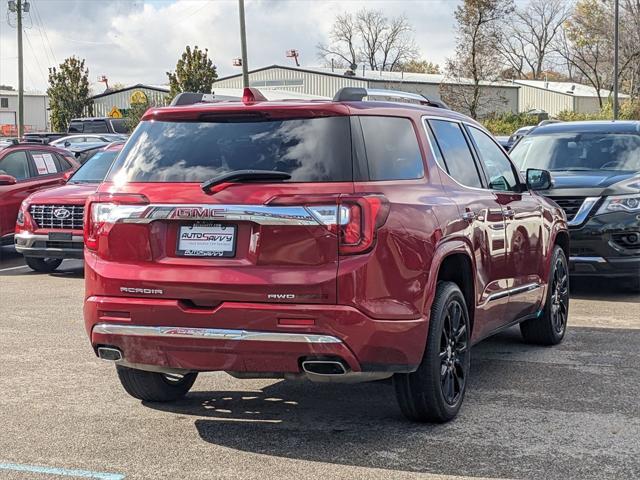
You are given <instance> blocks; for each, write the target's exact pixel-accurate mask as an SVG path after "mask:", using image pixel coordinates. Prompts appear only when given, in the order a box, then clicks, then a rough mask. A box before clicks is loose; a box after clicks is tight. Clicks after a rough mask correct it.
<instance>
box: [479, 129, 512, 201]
mask: <svg viewBox="0 0 640 480" xmlns="http://www.w3.org/2000/svg"><path fill="white" fill-rule="evenodd" d="M469 133H471V137H472V138H473V141H474V142H475V143H476V147H478V153H479V154H480V161H481V162H482V164H483V165H484V168H485V170H486V172H487V176H488V177H489V188H490V189H492V190H501V191H505V192H515V191H517V190H518V189H519V186H518V180H517V178H516V175H515V174H514V173H513V168H512V167H511V162H510V161H509V159H508V158H507V156H506V155H505V154H504V153H503V152H502V149H501V148H500V147H499V146H498V145H496V143H495V142H494V141H493V140H491V138H490V137H489V135H487V134H486V133H484V132H483V131H482V130H478V129H477V128H474V127H470V128H469Z"/></svg>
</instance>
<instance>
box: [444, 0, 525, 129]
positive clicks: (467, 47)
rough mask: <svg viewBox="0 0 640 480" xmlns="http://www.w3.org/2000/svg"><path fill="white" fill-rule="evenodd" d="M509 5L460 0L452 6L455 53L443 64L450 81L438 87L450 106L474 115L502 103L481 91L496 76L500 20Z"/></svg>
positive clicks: (507, 1) (501, 0) (505, 0)
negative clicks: (484, 83) (455, 35)
mask: <svg viewBox="0 0 640 480" xmlns="http://www.w3.org/2000/svg"><path fill="white" fill-rule="evenodd" d="M513 9H514V6H513V0H464V1H463V2H462V3H461V4H460V5H458V6H457V7H456V10H455V14H454V16H455V19H456V24H457V31H458V34H457V38H456V53H455V56H454V57H453V58H450V59H447V65H446V71H447V76H448V77H449V79H450V80H453V82H447V83H443V84H442V85H441V87H440V90H441V92H440V93H441V95H442V97H443V99H444V100H445V101H446V102H447V103H449V104H450V105H451V106H452V107H453V108H454V109H456V110H459V111H463V112H466V113H468V114H470V115H471V116H472V117H473V118H477V117H478V116H480V115H481V114H485V113H487V112H491V111H495V110H496V109H497V107H498V104H499V103H504V99H502V98H499V96H496V95H489V94H488V92H486V91H484V90H483V88H482V84H483V82H487V81H489V82H491V81H496V80H498V78H499V75H500V71H501V68H500V67H501V64H502V58H501V57H500V48H499V45H500V41H501V39H502V36H503V31H502V24H501V22H502V20H503V19H504V18H505V17H508V16H509V15H510V14H511V12H513Z"/></svg>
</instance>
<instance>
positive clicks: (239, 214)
mask: <svg viewBox="0 0 640 480" xmlns="http://www.w3.org/2000/svg"><path fill="white" fill-rule="evenodd" d="M154 220H208V221H232V222H245V221H246V222H254V223H258V224H260V225H320V223H319V222H318V220H317V219H316V218H315V217H314V216H313V215H312V214H311V212H309V211H308V210H307V209H306V208H304V207H301V206H282V207H280V206H270V205H218V204H184V205H183V204H179V205H176V204H152V205H148V206H147V207H146V209H145V210H144V211H143V212H142V213H141V214H139V216H136V217H131V218H123V219H121V220H120V221H121V222H125V223H150V222H152V221H154Z"/></svg>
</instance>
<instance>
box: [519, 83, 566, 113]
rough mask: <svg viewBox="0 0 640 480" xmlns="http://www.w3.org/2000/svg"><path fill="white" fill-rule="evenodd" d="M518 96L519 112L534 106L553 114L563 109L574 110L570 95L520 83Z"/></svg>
mask: <svg viewBox="0 0 640 480" xmlns="http://www.w3.org/2000/svg"><path fill="white" fill-rule="evenodd" d="M519 97H520V100H519V103H520V111H521V112H527V111H529V110H532V109H534V108H535V109H540V110H544V111H545V112H547V113H548V114H549V115H551V116H555V115H557V114H558V113H560V112H563V111H570V112H572V111H574V103H573V101H574V97H572V96H571V95H565V94H562V93H558V92H552V91H551V90H543V89H541V88H536V87H530V86H527V85H520V93H519Z"/></svg>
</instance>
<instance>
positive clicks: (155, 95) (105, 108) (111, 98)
mask: <svg viewBox="0 0 640 480" xmlns="http://www.w3.org/2000/svg"><path fill="white" fill-rule="evenodd" d="M138 90H140V91H142V92H144V94H145V95H146V96H147V99H148V100H149V102H150V103H151V104H155V105H165V104H166V100H165V97H166V96H167V93H164V92H158V91H157V90H151V89H149V88H134V89H130V90H124V91H122V92H116V93H112V94H110V95H105V96H104V97H100V98H96V99H94V101H93V115H94V116H96V117H106V116H108V115H109V112H110V111H111V109H112V108H113V107H117V108H118V109H119V110H127V109H128V108H130V107H131V94H133V92H136V91H138Z"/></svg>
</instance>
